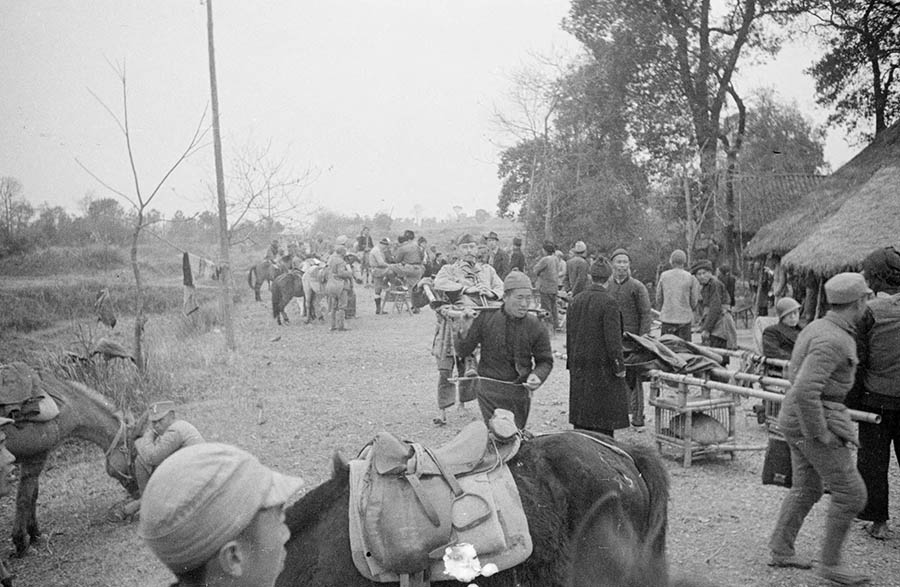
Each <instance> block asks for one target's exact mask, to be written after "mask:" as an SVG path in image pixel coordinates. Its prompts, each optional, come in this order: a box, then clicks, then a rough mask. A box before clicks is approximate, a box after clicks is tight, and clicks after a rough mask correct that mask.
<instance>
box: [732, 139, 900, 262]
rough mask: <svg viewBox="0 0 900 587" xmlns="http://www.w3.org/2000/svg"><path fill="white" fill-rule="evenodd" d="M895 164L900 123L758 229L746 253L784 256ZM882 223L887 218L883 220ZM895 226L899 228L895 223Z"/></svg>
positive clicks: (899, 146) (899, 145)
mask: <svg viewBox="0 0 900 587" xmlns="http://www.w3.org/2000/svg"><path fill="white" fill-rule="evenodd" d="M898 162H900V123H897V124H894V125H892V126H891V127H890V128H888V129H886V130H884V131H882V132H881V134H879V135H878V136H877V137H875V140H874V141H872V143H871V144H869V146H867V147H866V148H865V149H863V150H862V151H860V152H859V154H857V155H856V157H854V158H853V159H851V160H850V161H849V162H847V163H846V164H845V165H844V166H843V167H841V168H840V169H838V170H837V171H835V172H834V173H832V174H831V175H830V176H828V177H827V178H826V179H825V180H824V181H822V182H821V183H820V184H819V185H818V186H817V187H816V188H815V189H813V190H812V191H810V192H809V193H807V194H806V195H805V196H804V197H803V198H801V199H800V201H799V202H798V203H797V204H796V206H794V207H793V208H792V209H791V210H789V211H788V212H787V213H785V214H784V215H782V216H780V217H779V218H777V219H775V220H774V221H772V222H770V223H768V224H766V225H764V226H763V227H761V228H760V229H759V231H758V232H757V233H756V235H755V236H754V237H753V238H752V239H751V240H750V242H749V243H748V244H747V249H746V251H745V254H746V255H747V256H748V257H756V258H760V257H766V256H767V255H774V256H779V257H781V256H784V255H785V254H787V253H788V252H789V251H791V250H792V249H794V248H795V247H796V246H797V245H799V244H800V243H802V242H803V241H804V240H806V239H807V238H809V237H810V236H812V234H813V233H814V232H815V231H816V230H817V229H818V228H819V226H820V225H821V224H822V223H823V222H824V221H825V220H827V219H829V218H830V217H831V216H833V215H834V214H836V213H837V212H838V211H839V210H840V209H841V207H842V206H843V205H844V204H845V203H846V202H847V201H849V200H850V199H852V198H854V197H855V196H856V195H857V194H858V193H860V191H861V190H862V188H863V187H864V186H865V185H866V184H867V183H868V182H869V181H870V180H871V179H872V178H873V176H874V175H875V174H876V173H878V172H879V171H880V170H881V169H882V168H885V167H891V166H895V165H898V164H900V163H898ZM895 186H896V184H895ZM897 189H898V188H897V187H895V189H894V190H892V193H893V194H896V193H897ZM883 195H884V196H888V195H891V194H889V193H884V194H883ZM882 221H890V219H889V218H883V219H882ZM898 222H900V221H898ZM856 225H857V226H860V225H859V224H856ZM895 227H898V228H900V226H897V225H896V224H895ZM873 248H874V247H873Z"/></svg>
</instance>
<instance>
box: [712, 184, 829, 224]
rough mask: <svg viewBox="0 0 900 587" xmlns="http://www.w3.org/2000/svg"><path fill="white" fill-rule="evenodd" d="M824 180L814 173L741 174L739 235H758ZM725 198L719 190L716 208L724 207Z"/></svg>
mask: <svg viewBox="0 0 900 587" xmlns="http://www.w3.org/2000/svg"><path fill="white" fill-rule="evenodd" d="M825 179H826V176H824V175H811V174H772V175H751V174H740V175H738V176H737V177H735V179H734V182H735V186H734V191H735V200H736V201H737V216H738V217H737V223H738V225H737V227H736V228H737V230H738V232H740V233H742V234H746V235H752V234H755V233H756V232H757V231H758V230H759V229H760V228H762V227H763V226H764V225H766V224H768V223H769V222H772V221H773V220H775V219H776V218H778V217H779V216H781V215H782V214H784V213H785V212H787V211H788V210H790V209H791V208H793V207H794V206H796V205H797V202H799V201H800V199H801V198H802V197H803V196H804V195H805V194H807V193H809V192H810V191H812V190H813V189H815V188H816V187H817V186H819V185H821V183H822V182H823V181H824V180H825ZM724 199H725V194H724V190H719V192H718V193H717V194H716V205H717V206H720V207H724Z"/></svg>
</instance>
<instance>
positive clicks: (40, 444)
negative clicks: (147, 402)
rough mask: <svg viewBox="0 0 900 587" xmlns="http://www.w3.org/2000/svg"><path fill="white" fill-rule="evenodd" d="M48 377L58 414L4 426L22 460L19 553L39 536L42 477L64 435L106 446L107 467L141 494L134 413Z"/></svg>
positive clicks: (17, 521)
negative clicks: (135, 468) (136, 477)
mask: <svg viewBox="0 0 900 587" xmlns="http://www.w3.org/2000/svg"><path fill="white" fill-rule="evenodd" d="M44 382H45V384H46V391H47V392H48V393H49V395H50V396H51V397H52V398H53V399H54V400H55V401H56V403H57V405H58V406H59V415H58V416H57V417H56V418H54V419H52V420H49V421H47V422H29V421H21V422H16V424H15V425H9V426H7V427H6V447H7V448H8V449H9V452H11V453H12V454H13V455H14V456H15V457H16V463H17V464H18V465H19V491H18V494H17V495H16V519H15V523H14V524H13V536H12V537H13V543H14V544H15V546H16V554H17V555H18V556H22V555H24V554H25V551H26V550H27V549H28V545H29V544H30V543H31V541H33V540H36V539H37V538H39V537H40V535H41V532H40V529H39V527H38V521H37V515H36V506H37V498H38V478H39V476H40V474H41V470H43V468H44V463H45V462H46V461H47V457H48V456H49V455H50V452H51V451H53V449H55V448H56V447H58V446H59V445H60V444H62V442H63V441H64V440H65V439H67V438H69V437H75V438H81V439H83V440H87V441H89V442H92V443H93V444H96V445H97V446H99V447H100V448H101V449H103V450H104V452H105V454H106V472H107V473H108V474H109V475H110V476H111V477H113V478H114V479H116V480H117V481H118V482H119V483H121V484H122V486H123V487H124V488H125V489H126V490H127V491H128V492H129V493H130V494H131V495H132V496H133V497H137V495H138V488H137V483H136V482H135V480H134V476H133V475H132V464H133V458H132V457H133V455H132V451H133V447H134V444H133V441H134V438H135V435H136V434H137V431H138V430H140V428H139V427H138V426H136V425H129V423H131V422H132V420H133V419H132V417H131V416H130V415H127V414H123V413H122V412H120V411H116V409H115V407H114V406H113V405H112V403H110V402H109V400H107V399H106V398H105V397H103V395H102V394H100V393H99V392H97V391H94V390H93V389H91V388H89V387H87V386H86V385H83V384H81V383H77V382H74V381H68V380H58V379H53V378H49V377H46V378H44Z"/></svg>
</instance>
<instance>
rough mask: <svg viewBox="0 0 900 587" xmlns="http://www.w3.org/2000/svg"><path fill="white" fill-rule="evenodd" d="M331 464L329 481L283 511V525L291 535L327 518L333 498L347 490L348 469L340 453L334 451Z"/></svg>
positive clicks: (348, 480)
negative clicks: (331, 470) (332, 467)
mask: <svg viewBox="0 0 900 587" xmlns="http://www.w3.org/2000/svg"><path fill="white" fill-rule="evenodd" d="M332 464H333V466H334V471H333V473H332V476H331V479H329V480H328V481H326V482H325V483H322V484H321V485H319V486H318V487H314V488H313V489H311V490H310V491H309V492H308V493H306V494H305V495H304V496H303V497H301V498H300V499H299V500H297V501H296V502H295V503H294V504H293V505H291V506H290V507H289V508H287V510H286V511H285V524H287V527H288V528H289V529H290V531H291V535H294V534H296V533H297V532H299V531H302V530H304V529H306V528H308V527H309V526H312V525H313V524H315V523H316V522H318V521H319V520H321V519H322V518H323V517H325V516H327V515H328V512H329V510H330V507H331V504H333V503H334V502H335V497H336V496H339V495H341V494H342V493H346V492H347V491H348V490H349V488H350V468H349V466H348V465H347V463H346V461H345V460H344V458H343V456H341V454H340V452H338V451H335V453H334V456H333V457H332Z"/></svg>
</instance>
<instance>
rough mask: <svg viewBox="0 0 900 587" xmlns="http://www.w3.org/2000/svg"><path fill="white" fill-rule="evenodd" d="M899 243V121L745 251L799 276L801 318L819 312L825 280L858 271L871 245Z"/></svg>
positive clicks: (758, 235)
mask: <svg viewBox="0 0 900 587" xmlns="http://www.w3.org/2000/svg"><path fill="white" fill-rule="evenodd" d="M898 242H900V123H896V124H894V125H892V126H891V127H890V128H888V129H886V130H884V131H882V132H881V133H880V134H879V135H878V136H877V137H876V138H875V140H874V141H872V143H871V144H869V145H868V146H867V147H866V148H865V149H863V150H862V151H861V152H860V153H859V154H858V155H856V157H854V158H853V159H851V160H850V161H849V162H848V163H847V164H846V165H844V166H843V167H841V168H840V169H838V170H837V171H835V172H834V173H833V174H832V175H830V176H829V177H828V178H826V179H825V180H824V181H823V182H822V183H821V184H820V185H819V186H818V187H816V188H815V189H813V190H812V191H810V192H809V193H808V194H806V195H805V196H804V197H803V198H802V199H801V200H800V202H799V203H798V204H797V206H796V207H794V208H793V209H791V210H790V211H788V212H787V213H786V214H784V215H783V216H781V217H779V218H778V219H776V220H774V221H773V222H770V223H769V224H766V225H765V226H763V227H762V228H760V230H759V232H757V233H756V236H754V237H753V239H752V240H751V241H750V242H749V243H748V245H747V250H746V253H747V255H748V256H750V257H756V258H762V257H770V258H775V259H780V260H781V265H780V266H779V267H778V269H779V270H787V271H788V272H790V273H791V274H793V275H794V276H797V277H799V278H800V279H799V281H800V282H802V283H803V286H802V287H803V289H805V291H806V302H807V303H805V304H804V307H805V309H804V316H806V317H812V316H813V315H814V314H818V313H821V310H822V305H823V304H822V301H823V300H822V294H821V284H822V282H823V280H824V279H827V278H828V277H830V276H831V275H834V274H835V273H838V272H840V271H843V270H848V269H857V268H858V267H859V266H860V264H861V263H862V260H863V258H865V256H866V255H867V254H869V253H870V252H871V251H872V250H874V249H875V248H877V247H883V246H888V245H892V244H896V243H898ZM797 294H801V295H797ZM795 295H796V296H797V297H803V296H802V292H795Z"/></svg>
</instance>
